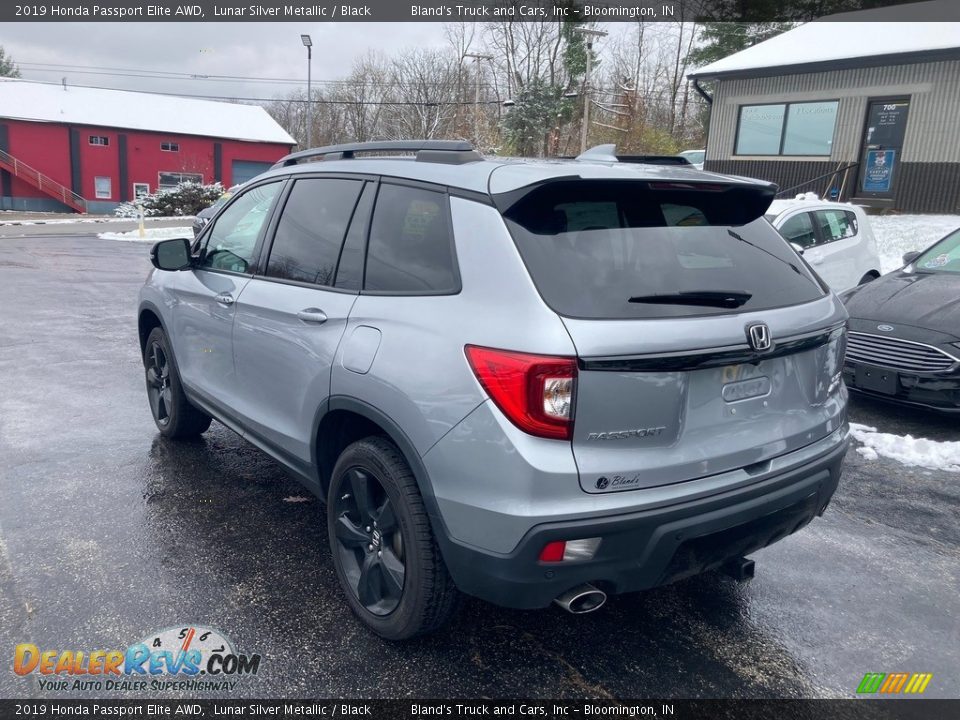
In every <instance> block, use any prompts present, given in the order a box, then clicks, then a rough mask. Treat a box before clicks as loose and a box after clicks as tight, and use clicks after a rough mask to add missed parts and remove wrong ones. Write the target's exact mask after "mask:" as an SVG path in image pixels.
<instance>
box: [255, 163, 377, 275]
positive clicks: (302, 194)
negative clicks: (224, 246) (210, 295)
mask: <svg viewBox="0 0 960 720" xmlns="http://www.w3.org/2000/svg"><path fill="white" fill-rule="evenodd" d="M362 187H363V181H362V180H338V179H335V178H306V179H304V180H297V181H296V183H294V185H293V190H291V191H290V195H289V197H288V198H287V202H286V204H285V205H284V206H283V214H282V215H281V216H280V222H279V223H278V224H277V232H276V235H274V238H273V246H272V247H271V249H270V260H269V261H268V262H267V272H266V274H267V275H268V276H270V277H275V278H283V279H285V280H296V281H299V282H305V283H313V284H316V285H328V286H330V285H333V274H334V272H336V269H337V258H338V257H339V255H340V246H341V245H342V244H343V236H344V235H345V234H346V232H347V224H348V223H349V222H350V216H351V214H352V213H353V208H354V206H355V205H356V204H357V197H358V196H359V195H360V189H361V188H362Z"/></svg>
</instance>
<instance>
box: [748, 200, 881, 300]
mask: <svg viewBox="0 0 960 720" xmlns="http://www.w3.org/2000/svg"><path fill="white" fill-rule="evenodd" d="M766 218H767V220H769V221H770V223H771V224H772V225H773V226H774V227H775V228H776V229H777V230H778V231H779V233H780V234H781V235H782V236H783V237H785V238H786V239H787V240H789V241H790V244H791V245H793V247H794V248H795V249H796V250H797V252H799V253H801V254H802V255H803V257H804V259H805V260H806V261H807V262H808V263H810V265H811V266H813V269H814V270H816V271H817V274H818V275H819V276H820V277H821V278H823V280H824V282H826V283H827V285H829V286H830V287H831V289H833V290H834V291H835V292H838V293H840V292H843V291H844V290H849V289H850V288H853V287H856V286H857V285H863V284H864V283H868V282H870V281H871V280H875V279H876V278H878V277H880V255H879V253H878V252H877V239H876V238H875V237H874V235H873V228H872V227H871V226H870V220H869V218H867V215H866V213H865V212H864V211H863V208H861V207H859V206H857V205H851V204H850V203H838V202H830V201H828V200H820V199H819V198H817V197H816V196H812V197H811V196H810V195H799V196H797V198H795V199H793V200H774V201H773V203H771V205H770V208H769V209H768V210H767V212H766Z"/></svg>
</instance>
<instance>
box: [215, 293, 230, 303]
mask: <svg viewBox="0 0 960 720" xmlns="http://www.w3.org/2000/svg"><path fill="white" fill-rule="evenodd" d="M216 300H217V302H218V303H220V304H221V305H233V295H231V294H230V293H220V294H219V295H217V297H216Z"/></svg>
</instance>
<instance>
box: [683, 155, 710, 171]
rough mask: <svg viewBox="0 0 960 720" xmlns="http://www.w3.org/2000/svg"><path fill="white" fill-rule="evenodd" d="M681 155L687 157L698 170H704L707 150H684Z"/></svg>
mask: <svg viewBox="0 0 960 720" xmlns="http://www.w3.org/2000/svg"><path fill="white" fill-rule="evenodd" d="M680 157H685V158H686V159H687V160H688V161H689V162H690V164H691V165H693V166H694V167H695V168H696V169H697V170H703V161H704V159H705V158H706V157H707V151H706V150H684V151H683V152H682V153H680Z"/></svg>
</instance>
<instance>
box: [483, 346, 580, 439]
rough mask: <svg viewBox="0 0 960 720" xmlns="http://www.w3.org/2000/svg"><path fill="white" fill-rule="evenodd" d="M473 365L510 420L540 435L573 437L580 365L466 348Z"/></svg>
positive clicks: (559, 359) (567, 360)
mask: <svg viewBox="0 0 960 720" xmlns="http://www.w3.org/2000/svg"><path fill="white" fill-rule="evenodd" d="M464 350H465V352H466V355H467V360H468V362H469V363H470V367H471V368H472V369H473V372H474V374H475V375H476V376H477V380H479V381H480V384H481V385H483V389H484V390H486V391H487V394H488V395H490V399H491V400H493V401H494V402H495V403H496V404H497V407H498V408H500V410H502V411H503V414H504V415H506V416H507V418H509V420H510V422H512V423H513V424H514V425H516V426H517V427H518V428H520V429H521V430H523V431H524V432H527V433H530V434H531V435H536V436H537V437H544V438H552V439H556V440H569V439H570V438H571V437H573V399H574V392H575V389H576V381H577V361H576V360H575V359H574V358H567V357H556V356H553V355H528V354H526V353H519V352H511V351H509V350H494V349H493V348H485V347H477V346H476V345H467V346H466V348H465V349H464Z"/></svg>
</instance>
